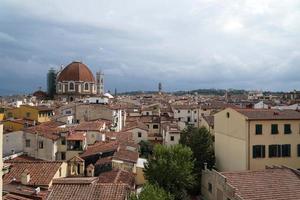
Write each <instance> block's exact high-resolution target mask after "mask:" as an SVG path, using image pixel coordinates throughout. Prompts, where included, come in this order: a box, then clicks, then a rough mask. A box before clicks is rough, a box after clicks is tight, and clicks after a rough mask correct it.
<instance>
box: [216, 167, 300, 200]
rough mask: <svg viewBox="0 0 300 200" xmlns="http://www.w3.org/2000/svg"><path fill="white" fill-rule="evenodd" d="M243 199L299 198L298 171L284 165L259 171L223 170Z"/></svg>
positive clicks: (299, 179)
mask: <svg viewBox="0 0 300 200" xmlns="http://www.w3.org/2000/svg"><path fill="white" fill-rule="evenodd" d="M221 174H222V175H223V176H225V177H226V180H227V183H229V184H230V185H232V186H233V187H234V188H236V193H237V195H239V196H240V197H242V199H244V200H269V199H272V200H283V199H289V200H296V199H300V173H299V172H296V170H292V169H289V168H286V167H275V168H269V169H265V170H260V171H243V172H223V173H221Z"/></svg>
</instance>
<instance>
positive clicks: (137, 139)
mask: <svg viewBox="0 0 300 200" xmlns="http://www.w3.org/2000/svg"><path fill="white" fill-rule="evenodd" d="M128 131H129V132H131V133H132V139H133V140H134V142H135V144H138V143H140V141H142V140H144V141H148V131H145V130H143V129H140V128H134V129H131V130H128ZM139 132H140V133H141V134H142V137H138V133H139Z"/></svg>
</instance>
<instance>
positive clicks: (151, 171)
mask: <svg viewBox="0 0 300 200" xmlns="http://www.w3.org/2000/svg"><path fill="white" fill-rule="evenodd" d="M193 170H194V160H193V152H192V151H191V149H190V148H189V147H183V146H182V145H174V146H171V147H167V146H162V145H156V146H155V147H154V151H153V155H152V157H151V158H150V159H149V160H148V163H147V164H146V166H145V177H146V179H147V180H148V181H149V183H150V184H156V185H158V186H159V187H161V188H163V189H164V190H165V191H167V192H169V193H171V194H172V195H174V197H175V199H186V198H187V190H188V189H189V188H192V186H193V184H194V176H193Z"/></svg>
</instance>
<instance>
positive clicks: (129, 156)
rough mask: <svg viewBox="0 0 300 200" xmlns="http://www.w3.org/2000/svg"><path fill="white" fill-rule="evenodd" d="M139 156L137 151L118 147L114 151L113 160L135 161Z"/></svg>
mask: <svg viewBox="0 0 300 200" xmlns="http://www.w3.org/2000/svg"><path fill="white" fill-rule="evenodd" d="M138 158H139V153H138V152H137V151H131V150H125V149H120V150H119V151H117V152H115V154H114V156H113V159H114V160H122V161H126V162H132V163H136V162H137V160H138Z"/></svg>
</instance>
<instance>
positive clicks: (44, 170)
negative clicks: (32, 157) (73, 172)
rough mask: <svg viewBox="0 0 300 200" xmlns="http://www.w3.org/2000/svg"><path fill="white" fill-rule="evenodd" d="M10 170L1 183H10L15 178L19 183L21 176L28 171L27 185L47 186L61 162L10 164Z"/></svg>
mask: <svg viewBox="0 0 300 200" xmlns="http://www.w3.org/2000/svg"><path fill="white" fill-rule="evenodd" d="M10 164H11V165H10V169H9V172H8V173H7V174H5V175H4V177H3V183H4V184H8V183H11V182H12V180H13V179H14V178H15V179H16V182H20V181H21V174H22V173H23V172H24V171H25V170H28V172H29V174H30V181H29V183H28V185H35V186H47V185H49V184H50V182H51V181H52V179H53V177H54V175H55V173H56V172H57V171H58V170H59V168H60V166H61V165H62V162H51V161H43V162H32V161H29V162H26V161H25V162H11V163H10Z"/></svg>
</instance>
